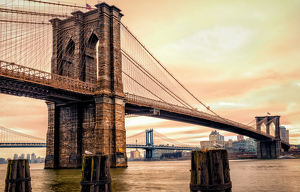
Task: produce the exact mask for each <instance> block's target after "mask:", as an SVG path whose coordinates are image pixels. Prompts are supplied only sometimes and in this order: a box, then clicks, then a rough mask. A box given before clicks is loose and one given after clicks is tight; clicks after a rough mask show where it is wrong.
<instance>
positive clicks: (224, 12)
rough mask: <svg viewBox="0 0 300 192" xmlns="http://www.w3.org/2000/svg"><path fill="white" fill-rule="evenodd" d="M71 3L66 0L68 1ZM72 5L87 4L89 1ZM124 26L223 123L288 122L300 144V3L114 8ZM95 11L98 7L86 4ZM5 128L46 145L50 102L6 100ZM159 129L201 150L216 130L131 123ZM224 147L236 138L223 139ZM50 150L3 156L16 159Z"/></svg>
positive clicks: (1, 98)
mask: <svg viewBox="0 0 300 192" xmlns="http://www.w3.org/2000/svg"><path fill="white" fill-rule="evenodd" d="M65 2H67V0H65ZM71 2H73V3H78V4H80V3H81V4H84V3H85V2H84V1H79V0H77V1H74V0H72V1H71ZM105 2H106V3H108V4H110V5H115V6H117V7H118V8H120V9H121V10H122V13H123V14H124V16H123V18H122V22H123V23H124V24H125V25H126V26H128V27H129V29H130V30H131V31H132V32H133V33H134V34H135V35H136V36H137V37H138V39H139V40H140V41H141V42H142V43H143V44H144V45H145V46H146V47H147V48H148V49H149V50H150V51H151V52H152V53H153V54H154V55H155V57H156V58H157V59H158V60H159V61H160V62H161V63H162V64H163V65H164V66H165V67H166V68H167V69H168V70H169V71H170V72H171V73H172V74H173V75H174V76H175V77H176V78H177V79H178V80H179V81H180V82H181V83H182V84H183V85H184V86H185V87H186V88H188V89H189V90H190V91H191V92H192V93H193V94H194V95H196V96H197V98H198V99H200V100H201V101H202V102H204V103H205V104H206V105H209V106H210V108H211V109H212V110H214V111H215V112H216V113H217V114H219V115H220V116H222V117H226V118H228V119H231V120H234V121H237V122H240V123H244V124H248V123H250V122H251V121H252V120H254V118H255V116H265V115H267V112H269V113H270V114H271V115H279V116H281V119H280V123H281V125H283V126H285V127H286V128H287V129H288V130H289V131H290V143H292V144H300V97H299V93H300V63H299V62H300V54H299V53H300V46H299V45H300V36H299V34H300V25H299V23H300V1H299V0H289V1H274V0H264V1H256V0H251V1H237V0H211V1H207V0H185V1H182V0H151V1H146V0H144V1H141V0H107V1H105ZM87 3H88V4H90V5H92V6H93V5H95V4H97V1H94V0H87ZM0 106H1V108H0V126H2V127H6V128H10V129H13V130H16V131H21V132H24V133H27V134H31V135H34V136H38V137H46V131H47V107H46V104H45V102H44V101H40V100H34V99H29V98H21V97H14V96H9V95H3V94H0ZM148 128H153V129H155V130H156V131H158V132H160V133H162V134H164V135H166V136H168V137H170V138H172V139H175V140H177V141H180V142H183V143H186V144H191V145H199V142H200V141H201V140H208V135H209V133H210V132H211V131H213V129H211V128H206V127H201V126H196V125H192V124H185V123H180V122H175V121H167V120H163V119H156V118H147V117H135V118H127V119H126V131H127V136H130V135H133V134H135V133H139V132H142V131H144V130H145V129H148ZM220 133H221V134H222V135H224V136H225V140H226V139H229V138H232V139H236V135H235V134H232V133H229V132H225V131H220ZM31 152H35V153H36V154H37V155H38V156H45V150H44V149H34V148H31V149H14V150H11V149H0V157H1V156H3V155H4V154H5V155H6V156H5V157H7V155H8V154H9V156H11V157H12V155H13V153H19V154H20V153H31Z"/></svg>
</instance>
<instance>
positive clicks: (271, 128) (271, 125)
mask: <svg viewBox="0 0 300 192" xmlns="http://www.w3.org/2000/svg"><path fill="white" fill-rule="evenodd" d="M269 130H270V133H269V134H270V135H272V136H274V137H275V124H274V123H273V122H272V123H271V124H270V127H269Z"/></svg>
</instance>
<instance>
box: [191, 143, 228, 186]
mask: <svg viewBox="0 0 300 192" xmlns="http://www.w3.org/2000/svg"><path fill="white" fill-rule="evenodd" d="M231 188H232V184H231V181H230V174H229V161H228V154H227V150H225V149H215V150H201V151H193V152H192V157H191V183H190V190H191V192H197V191H201V192H209V191H215V192H216V191H218V192H231Z"/></svg>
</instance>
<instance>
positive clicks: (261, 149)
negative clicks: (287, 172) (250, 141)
mask: <svg viewBox="0 0 300 192" xmlns="http://www.w3.org/2000/svg"><path fill="white" fill-rule="evenodd" d="M255 119H256V129H257V130H260V131H263V132H266V133H268V134H270V135H273V136H274V140H268V141H257V158H259V159H275V158H277V157H278V156H280V155H281V138H280V116H263V117H255ZM263 128H264V130H263ZM273 128H274V130H272V129H273Z"/></svg>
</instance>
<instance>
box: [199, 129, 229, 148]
mask: <svg viewBox="0 0 300 192" xmlns="http://www.w3.org/2000/svg"><path fill="white" fill-rule="evenodd" d="M214 143H218V144H220V145H222V146H224V147H225V143H226V142H225V141H224V136H222V135H221V134H220V133H219V132H217V131H216V130H215V131H212V132H211V133H210V134H209V141H200V146H201V148H209V149H210V148H213V145H214Z"/></svg>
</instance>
